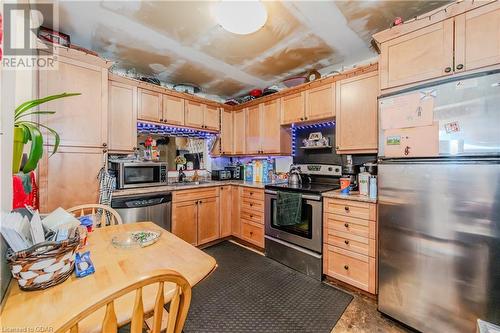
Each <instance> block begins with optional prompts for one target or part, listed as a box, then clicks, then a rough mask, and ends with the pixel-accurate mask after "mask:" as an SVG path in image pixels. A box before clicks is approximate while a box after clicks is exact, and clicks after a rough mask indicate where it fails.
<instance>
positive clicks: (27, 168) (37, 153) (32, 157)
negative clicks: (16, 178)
mask: <svg viewBox="0 0 500 333" xmlns="http://www.w3.org/2000/svg"><path fill="white" fill-rule="evenodd" d="M24 126H26V127H27V128H28V129H29V132H30V136H31V147H30V154H29V157H28V161H26V164H25V165H24V168H23V172H24V173H28V172H31V171H33V170H35V169H36V166H37V164H38V161H39V160H40V158H42V155H43V136H42V133H41V132H40V130H39V129H38V127H37V126H35V125H33V124H24Z"/></svg>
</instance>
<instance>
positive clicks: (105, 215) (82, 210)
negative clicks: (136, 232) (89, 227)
mask: <svg viewBox="0 0 500 333" xmlns="http://www.w3.org/2000/svg"><path fill="white" fill-rule="evenodd" d="M67 211H68V212H70V213H74V214H75V215H76V217H80V216H83V215H87V214H92V215H95V216H100V218H99V221H94V227H95V228H100V227H105V226H107V225H108V223H107V220H109V225H115V224H123V221H122V218H121V216H120V215H119V214H118V212H117V211H116V210H114V209H113V208H111V207H109V206H106V205H100V204H88V205H80V206H75V207H71V208H70V209H67Z"/></svg>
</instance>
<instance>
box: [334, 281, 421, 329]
mask: <svg viewBox="0 0 500 333" xmlns="http://www.w3.org/2000/svg"><path fill="white" fill-rule="evenodd" d="M333 285H334V284H333ZM334 286H335V285H334ZM335 287H337V288H339V289H341V290H344V291H346V292H348V293H350V294H351V295H353V296H354V299H353V300H352V302H351V304H349V306H348V307H347V309H346V310H345V312H344V313H343V314H342V317H340V320H339V321H338V322H337V324H336V325H335V327H334V328H333V330H332V332H331V333H375V332H377V333H410V332H413V331H412V330H409V329H407V328H406V327H404V326H402V325H400V324H399V323H398V322H396V321H394V320H392V319H390V318H389V317H386V316H384V315H382V314H381V313H380V312H379V311H378V310H377V303H376V301H375V300H374V299H372V298H369V297H367V296H365V295H363V294H361V293H358V292H351V291H347V290H345V289H343V288H341V287H339V286H335Z"/></svg>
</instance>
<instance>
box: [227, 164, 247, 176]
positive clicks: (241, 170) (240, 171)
mask: <svg viewBox="0 0 500 333" xmlns="http://www.w3.org/2000/svg"><path fill="white" fill-rule="evenodd" d="M224 169H225V170H228V171H230V172H231V179H236V180H243V178H244V175H245V167H244V166H243V165H242V164H236V165H230V166H227V167H225V168H224Z"/></svg>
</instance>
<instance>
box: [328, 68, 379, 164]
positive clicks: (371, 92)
mask: <svg viewBox="0 0 500 333" xmlns="http://www.w3.org/2000/svg"><path fill="white" fill-rule="evenodd" d="M336 84H337V91H336V94H337V105H336V111H337V121H336V127H335V129H336V132H335V133H336V134H335V136H336V137H335V140H336V150H337V152H338V153H343V154H344V153H352V154H356V153H360V154H361V153H375V152H377V147H378V139H377V138H378V123H377V119H378V117H377V96H378V94H379V89H378V75H377V72H371V73H367V74H363V75H359V76H355V77H352V78H349V79H345V80H341V81H337V82H336Z"/></svg>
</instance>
